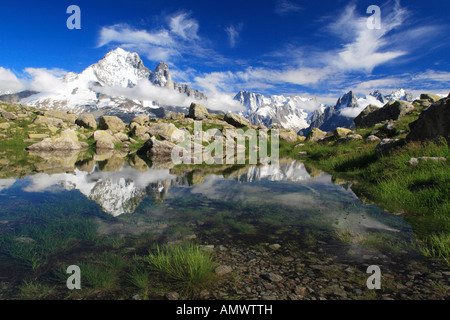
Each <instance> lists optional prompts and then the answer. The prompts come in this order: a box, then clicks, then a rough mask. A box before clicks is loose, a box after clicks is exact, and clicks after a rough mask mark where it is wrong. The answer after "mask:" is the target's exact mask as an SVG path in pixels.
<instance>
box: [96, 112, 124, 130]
mask: <svg viewBox="0 0 450 320" xmlns="http://www.w3.org/2000/svg"><path fill="white" fill-rule="evenodd" d="M125 127H126V125H125V123H124V122H123V121H122V120H120V118H118V117H116V116H102V117H101V118H100V120H99V122H98V128H99V129H101V130H110V131H111V132H113V133H116V132H121V131H123V130H125Z"/></svg>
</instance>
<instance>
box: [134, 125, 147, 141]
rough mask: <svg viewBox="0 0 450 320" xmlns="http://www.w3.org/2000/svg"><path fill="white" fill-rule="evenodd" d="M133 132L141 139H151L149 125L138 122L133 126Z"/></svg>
mask: <svg viewBox="0 0 450 320" xmlns="http://www.w3.org/2000/svg"><path fill="white" fill-rule="evenodd" d="M132 123H133V122H132ZM131 134H133V135H134V136H136V137H137V138H138V139H141V140H148V139H150V134H149V133H148V127H144V126H141V125H139V124H137V123H136V125H133V126H132V129H131Z"/></svg>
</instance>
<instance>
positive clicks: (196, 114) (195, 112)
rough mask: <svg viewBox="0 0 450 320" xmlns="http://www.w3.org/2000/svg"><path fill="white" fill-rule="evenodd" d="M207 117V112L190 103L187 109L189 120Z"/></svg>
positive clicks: (199, 105)
mask: <svg viewBox="0 0 450 320" xmlns="http://www.w3.org/2000/svg"><path fill="white" fill-rule="evenodd" d="M208 115H209V113H208V110H207V109H206V108H205V107H204V106H202V105H201V104H198V103H191V105H190V107H189V115H188V116H189V118H192V119H194V120H203V119H205V118H207V117H208Z"/></svg>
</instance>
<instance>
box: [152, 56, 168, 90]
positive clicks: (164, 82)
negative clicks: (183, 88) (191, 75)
mask: <svg viewBox="0 0 450 320" xmlns="http://www.w3.org/2000/svg"><path fill="white" fill-rule="evenodd" d="M150 81H151V82H152V83H153V84H154V85H157V86H160V87H165V88H171V89H173V81H172V78H171V76H170V72H169V66H168V65H167V63H165V62H160V63H158V65H157V66H156V68H155V71H153V72H152V73H151V75H150Z"/></svg>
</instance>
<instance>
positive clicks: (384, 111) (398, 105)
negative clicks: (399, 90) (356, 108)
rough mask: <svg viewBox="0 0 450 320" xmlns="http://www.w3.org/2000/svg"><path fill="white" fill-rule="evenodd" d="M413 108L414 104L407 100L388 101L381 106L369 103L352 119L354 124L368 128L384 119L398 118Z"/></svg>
mask: <svg viewBox="0 0 450 320" xmlns="http://www.w3.org/2000/svg"><path fill="white" fill-rule="evenodd" d="M413 109H414V106H413V105H412V104H411V103H409V102H407V101H393V102H388V103H387V104H385V105H384V106H383V108H376V107H375V108H374V106H370V105H369V106H367V107H366V108H365V109H364V110H363V111H362V112H361V113H360V114H359V115H358V116H357V117H356V118H355V119H354V122H355V126H356V127H358V128H368V127H373V126H374V125H376V124H377V123H380V122H383V121H386V120H398V119H400V118H401V117H404V116H405V115H406V114H407V113H409V112H410V111H412V110H413Z"/></svg>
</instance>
